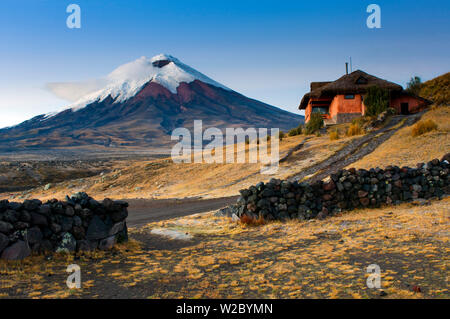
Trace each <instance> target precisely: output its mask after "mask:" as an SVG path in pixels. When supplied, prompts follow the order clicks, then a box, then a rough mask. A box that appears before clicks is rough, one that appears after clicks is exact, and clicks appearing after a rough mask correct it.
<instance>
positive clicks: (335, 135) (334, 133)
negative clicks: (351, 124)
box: [330, 129, 339, 141]
mask: <svg viewBox="0 0 450 319" xmlns="http://www.w3.org/2000/svg"><path fill="white" fill-rule="evenodd" d="M338 139H339V131H338V130H337V129H335V130H333V131H331V132H330V140H331V141H335V140H338Z"/></svg>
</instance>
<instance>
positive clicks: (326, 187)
mask: <svg viewBox="0 0 450 319" xmlns="http://www.w3.org/2000/svg"><path fill="white" fill-rule="evenodd" d="M322 188H323V190H324V191H331V190H333V189H335V188H336V184H335V183H334V182H333V180H330V181H329V182H328V183H325V184H323V186H322Z"/></svg>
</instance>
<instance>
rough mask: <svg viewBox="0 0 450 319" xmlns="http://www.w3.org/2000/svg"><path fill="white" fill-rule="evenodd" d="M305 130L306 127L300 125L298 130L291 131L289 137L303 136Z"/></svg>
mask: <svg viewBox="0 0 450 319" xmlns="http://www.w3.org/2000/svg"><path fill="white" fill-rule="evenodd" d="M303 129H304V126H303V125H302V124H300V125H299V126H297V127H296V128H293V129H291V130H290V131H289V133H288V135H289V136H297V135H301V134H302V133H303Z"/></svg>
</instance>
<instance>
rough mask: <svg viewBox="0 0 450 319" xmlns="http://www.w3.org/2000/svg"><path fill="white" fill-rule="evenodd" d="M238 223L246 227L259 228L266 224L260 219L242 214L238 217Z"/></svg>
mask: <svg viewBox="0 0 450 319" xmlns="http://www.w3.org/2000/svg"><path fill="white" fill-rule="evenodd" d="M240 223H241V224H243V225H247V226H260V225H265V224H267V221H266V220H265V219H264V218H263V217H262V216H259V217H256V218H255V217H250V216H248V215H247V214H243V215H242V216H241V217H240Z"/></svg>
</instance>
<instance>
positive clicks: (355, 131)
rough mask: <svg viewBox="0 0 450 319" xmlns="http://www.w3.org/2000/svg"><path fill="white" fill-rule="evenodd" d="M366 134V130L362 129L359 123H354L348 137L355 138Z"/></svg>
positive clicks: (349, 129) (348, 130)
mask: <svg viewBox="0 0 450 319" xmlns="http://www.w3.org/2000/svg"><path fill="white" fill-rule="evenodd" d="M363 133H364V130H363V129H362V127H361V125H360V124H359V123H354V124H353V123H352V124H351V125H350V126H349V128H348V129H347V133H346V135H347V136H355V135H361V134H363Z"/></svg>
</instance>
